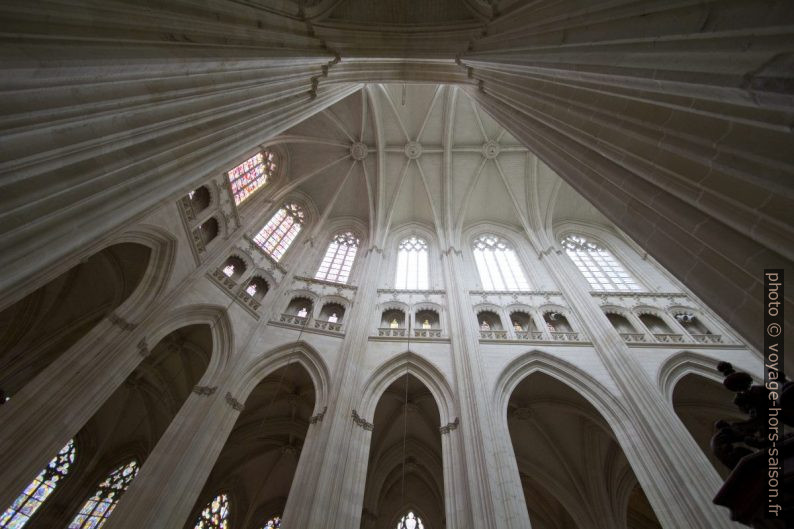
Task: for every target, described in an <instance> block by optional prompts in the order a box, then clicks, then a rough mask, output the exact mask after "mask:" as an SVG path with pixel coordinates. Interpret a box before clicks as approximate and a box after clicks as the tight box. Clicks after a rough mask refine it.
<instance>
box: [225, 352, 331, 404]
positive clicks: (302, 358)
mask: <svg viewBox="0 0 794 529" xmlns="http://www.w3.org/2000/svg"><path fill="white" fill-rule="evenodd" d="M290 364H300V365H301V366H302V367H303V368H304V369H305V370H306V372H307V373H308V374H309V377H310V378H311V380H312V383H313V384H314V390H315V395H316V396H315V400H314V414H317V413H321V412H322V410H323V409H324V408H325V407H326V406H327V405H328V395H329V392H330V387H329V381H330V378H331V377H330V374H329V371H328V367H327V365H326V363H325V361H324V360H323V358H322V356H321V355H320V353H319V352H318V351H317V350H316V349H315V348H314V347H312V346H311V345H310V344H308V343H307V342H304V341H299V342H294V343H289V344H286V345H282V346H279V347H277V348H275V349H272V350H270V351H268V352H266V353H264V354H262V355H259V356H258V358H257V360H255V361H254V362H251V363H249V364H247V365H246V366H244V367H243V371H242V372H243V373H244V374H243V375H242V377H241V380H240V383H239V386H238V387H239V390H238V391H239V392H240V395H239V396H238V397H237V398H238V399H239V400H240V401H243V402H244V401H245V399H247V398H248V395H249V394H250V393H251V391H253V389H254V388H255V387H256V386H257V384H259V383H260V382H261V381H262V380H263V379H264V378H265V377H267V376H268V375H269V374H270V373H272V372H274V371H276V370H278V369H280V368H282V367H285V366H288V365H290Z"/></svg>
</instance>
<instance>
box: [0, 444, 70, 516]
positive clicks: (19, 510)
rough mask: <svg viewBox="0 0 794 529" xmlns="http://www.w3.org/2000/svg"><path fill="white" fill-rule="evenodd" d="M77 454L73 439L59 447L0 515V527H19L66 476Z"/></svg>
mask: <svg viewBox="0 0 794 529" xmlns="http://www.w3.org/2000/svg"><path fill="white" fill-rule="evenodd" d="M76 455H77V449H76V448H75V445H74V441H73V440H70V441H69V442H68V443H66V446H64V447H63V448H61V451H60V452H58V455H57V456H55V457H54V458H53V459H52V461H50V463H49V464H48V465H47V468H45V469H44V470H42V471H41V473H40V474H39V475H38V476H36V479H34V480H33V481H32V482H31V483H30V485H28V486H27V487H26V488H25V491H24V492H23V493H22V494H20V495H19V496H18V497H17V499H15V500H14V503H12V504H11V507H9V508H8V509H6V511H5V512H4V513H3V514H2V515H0V529H21V528H22V527H24V526H25V524H26V523H28V521H29V520H30V517H31V516H33V514H34V513H35V512H36V510H38V508H39V507H41V504H42V503H44V501H45V500H46V499H47V497H49V495H50V494H52V491H53V490H55V487H56V486H57V485H58V483H60V481H61V480H62V479H63V478H64V477H66V474H68V473H69V470H70V469H71V467H72V464H74V458H75V456H76Z"/></svg>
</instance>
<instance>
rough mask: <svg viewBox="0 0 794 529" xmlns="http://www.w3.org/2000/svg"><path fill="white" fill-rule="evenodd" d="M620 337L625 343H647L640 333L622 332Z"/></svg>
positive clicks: (643, 335)
mask: <svg viewBox="0 0 794 529" xmlns="http://www.w3.org/2000/svg"><path fill="white" fill-rule="evenodd" d="M620 337H621V338H623V341H624V342H626V343H647V341H648V339H647V337H646V336H645V334H644V333H641V332H622V333H620Z"/></svg>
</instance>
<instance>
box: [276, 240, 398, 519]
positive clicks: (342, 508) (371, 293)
mask: <svg viewBox="0 0 794 529" xmlns="http://www.w3.org/2000/svg"><path fill="white" fill-rule="evenodd" d="M381 253H382V252H381V250H380V249H379V248H377V247H375V246H372V247H370V249H369V251H368V252H367V253H366V254H364V255H362V258H363V259H364V260H365V262H364V263H362V273H361V276H360V278H361V279H360V283H359V289H358V291H357V293H356V299H355V302H354V303H353V306H352V307H351V309H350V312H349V314H345V319H346V324H345V328H346V329H347V332H346V334H345V338H344V341H343V342H342V346H341V354H340V356H339V359H338V361H337V364H336V365H335V366H334V369H333V370H332V373H333V381H332V382H331V387H330V394H329V402H328V409H327V411H326V413H325V415H324V417H323V420H322V423H321V428H319V430H318V436H317V444H316V446H317V453H316V454H315V455H313V458H314V459H313V460H314V461H315V464H316V465H317V466H318V467H319V473H318V474H317V475H316V476H315V477H313V479H312V480H308V479H303V478H301V482H300V484H297V483H296V485H294V486H293V489H292V490H291V491H290V496H293V495H297V496H296V498H312V501H311V502H309V503H308V504H305V503H304V504H303V505H301V507H302V508H297V507H296V505H297V503H296V500H292V499H290V500H289V508H290V510H289V511H288V514H289V516H290V519H289V520H290V521H289V523H290V525H291V526H294V527H325V528H328V529H348V528H350V527H359V526H360V524H361V513H362V503H363V491H364V482H365V479H366V468H367V462H368V457H369V438H370V436H371V433H370V431H369V430H368V429H364V430H362V428H363V427H366V426H367V425H368V424H369V423H368V422H367V421H366V420H364V419H362V418H360V417H358V416H357V415H355V417H358V418H357V419H355V420H354V415H353V411H354V410H355V409H356V407H357V406H358V405H359V400H360V384H361V382H362V381H361V379H360V374H359V366H360V365H361V363H362V362H363V360H362V357H363V355H364V353H365V352H366V350H367V343H368V338H369V330H370V328H371V326H370V317H371V310H372V307H373V306H374V305H375V302H376V296H377V284H378V281H377V279H378V275H379V273H380V269H381V262H382V260H383V259H382V255H381ZM369 427H371V425H369ZM298 487H300V488H298Z"/></svg>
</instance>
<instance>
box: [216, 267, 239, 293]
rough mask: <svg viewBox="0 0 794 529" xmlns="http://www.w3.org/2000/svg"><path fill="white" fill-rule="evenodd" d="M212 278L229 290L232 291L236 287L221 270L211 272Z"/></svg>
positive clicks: (232, 280) (234, 282)
mask: <svg viewBox="0 0 794 529" xmlns="http://www.w3.org/2000/svg"><path fill="white" fill-rule="evenodd" d="M212 277H214V278H215V279H217V280H218V282H219V283H220V284H222V285H223V286H225V287H226V288H228V289H229V290H231V289H233V288H234V287H236V286H237V282H236V281H235V280H234V279H232V278H231V277H229V276H227V275H226V274H224V273H223V270H221V269H219V268H217V269H215V270H213V271H212Z"/></svg>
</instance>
